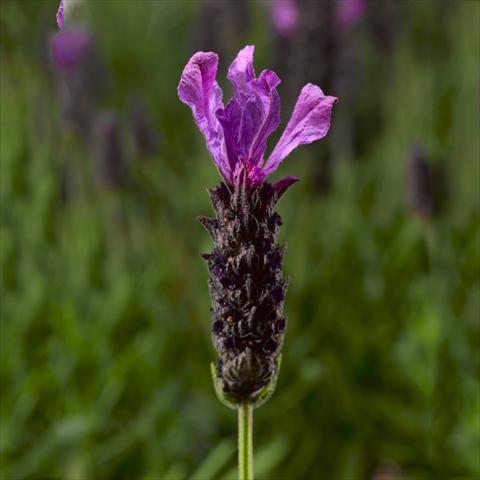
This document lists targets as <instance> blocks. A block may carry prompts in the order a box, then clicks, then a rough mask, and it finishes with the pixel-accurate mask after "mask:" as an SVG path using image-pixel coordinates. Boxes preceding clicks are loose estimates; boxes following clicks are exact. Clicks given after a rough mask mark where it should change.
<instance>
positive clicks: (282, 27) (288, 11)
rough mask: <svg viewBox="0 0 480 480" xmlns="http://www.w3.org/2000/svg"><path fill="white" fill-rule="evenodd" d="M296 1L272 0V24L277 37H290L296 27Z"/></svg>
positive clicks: (297, 13) (297, 12)
mask: <svg viewBox="0 0 480 480" xmlns="http://www.w3.org/2000/svg"><path fill="white" fill-rule="evenodd" d="M299 16H300V14H299V11H298V4H297V0H274V1H273V2H272V4H271V18H272V23H273V26H274V28H275V30H276V31H277V33H278V34H279V35H282V36H283V37H288V36H290V35H291V34H292V33H293V32H294V31H295V30H296V29H297V26H298V20H299Z"/></svg>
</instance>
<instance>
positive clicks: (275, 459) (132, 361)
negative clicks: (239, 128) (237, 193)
mask: <svg viewBox="0 0 480 480" xmlns="http://www.w3.org/2000/svg"><path fill="white" fill-rule="evenodd" d="M67 4H68V0H67ZM57 7H58V2H57V1H56V0H51V1H50V0H48V1H47V0H33V1H30V0H21V1H20V0H18V1H17V0H11V1H2V2H1V4H0V39H1V47H0V60H1V64H0V67H1V70H0V82H1V83H0V86H1V89H0V107H1V143H0V154H1V165H0V167H1V169H0V174H1V175H0V187H1V190H0V199H1V231H0V242H1V244H0V246H1V248H0V265H1V270H0V277H1V317H2V323H1V367H0V371H1V374H0V379H1V394H0V395H1V404H0V408H1V429H0V440H1V443H0V454H1V470H0V475H1V478H2V479H6V480H16V479H47V478H48V479H59V480H70V479H72V480H76V479H78V480H97V479H145V480H147V479H152V480H153V479H164V480H183V479H191V480H214V479H222V480H230V479H232V480H233V479H235V478H236V452H235V449H236V444H235V443H236V414H235V412H233V411H231V410H228V409H227V408H226V407H224V406H223V405H221V404H220V403H219V402H218V400H217V398H216V397H215V394H214V391H213V388H212V383H211V379H210V373H209V362H211V361H214V360H215V358H216V355H215V352H214V350H213V347H212V345H211V341H210V316H209V308H210V300H209V296H208V290H207V269H206V265H205V262H204V261H203V260H202V259H201V258H200V253H202V252H205V251H208V250H209V249H210V248H211V244H210V240H209V237H208V235H207V233H206V232H205V231H204V230H203V228H202V226H201V225H200V224H199V223H198V222H197V221H196V219H195V217H196V215H198V214H203V215H209V214H211V213H212V209H211V206H210V204H209V198H208V195H207V192H206V188H207V187H212V186H215V185H216V184H218V182H219V175H218V173H217V171H216V170H215V167H214V165H213V162H212V161H211V160H210V158H209V155H208V152H207V150H206V148H205V146H204V142H203V138H202V137H201V135H200V134H199V132H198V131H197V130H196V127H195V125H194V123H193V120H192V116H191V112H190V110H189V109H188V108H187V107H186V106H185V105H183V104H182V103H181V102H180V101H179V100H178V98H177V93H176V87H177V84H178V80H179V77H180V74H181V71H182V69H183V67H184V65H185V64H186V62H187V61H188V59H189V58H190V56H191V55H192V54H193V53H194V52H196V51H198V50H213V51H216V52H218V53H219V54H220V71H219V75H218V80H219V82H220V84H221V85H222V86H223V87H224V89H225V92H226V93H225V96H226V97H227V98H228V97H229V96H230V94H231V87H230V85H227V82H226V79H225V73H226V70H227V68H228V65H229V64H230V62H231V61H232V60H233V58H234V56H235V55H236V52H237V51H238V50H239V49H240V48H241V47H243V46H244V45H245V44H255V45H256V70H257V72H259V71H261V70H262V69H264V68H272V69H274V70H276V71H277V73H278V74H279V76H280V77H281V78H282V84H281V86H280V87H279V92H280V95H281V98H282V118H283V123H282V125H284V124H285V122H286V121H287V120H288V117H289V114H290V112H291V110H292V107H293V105H294V102H295V99H296V96H297V95H298V92H299V91H300V89H301V87H302V86H303V85H304V84H305V83H307V82H312V83H316V84H318V85H320V86H321V87H322V89H323V90H324V91H325V93H326V94H329V95H335V96H337V97H339V99H340V102H339V103H338V104H337V105H336V107H335V109H334V116H333V121H332V128H331V131H330V134H329V135H328V136H327V137H326V139H324V140H323V141H321V142H319V143H318V144H315V145H310V146H304V147H302V148H300V149H299V150H297V151H295V152H294V153H293V154H292V155H291V156H290V157H289V158H288V159H287V160H286V161H285V162H284V164H283V165H282V166H281V168H280V171H279V172H278V173H277V174H275V179H279V178H282V177H283V176H285V175H298V176H300V177H301V182H300V183H299V184H298V185H295V187H293V188H292V190H291V191H289V193H288V195H286V196H285V197H284V199H283V200H282V202H281V203H280V205H279V207H278V210H279V213H280V214H281V215H282V217H283V219H284V226H283V227H282V232H281V239H282V241H283V242H285V243H288V251H287V255H286V265H285V271H286V273H287V275H289V276H290V278H291V283H290V287H289V291H288V295H287V299H286V312H287V316H288V319H289V326H288V331H287V336H286V343H285V346H284V355H283V365H282V370H281V373H280V378H279V384H278V386H277V391H276V393H275V394H274V396H273V397H272V399H271V400H270V401H269V402H268V403H267V404H266V405H265V406H264V407H262V408H260V409H258V410H257V411H256V414H255V427H254V444H255V452H256V458H255V460H256V465H255V469H256V474H257V478H258V479H292V480H296V479H331V480H337V479H338V480H357V479H358V480H360V479H373V480H400V479H410V478H412V479H413V478H417V479H419V478H422V479H453V478H463V479H478V478H480V459H479V455H480V453H479V445H480V412H479V409H480V393H479V381H478V380H479V370H480V368H479V367H480V362H479V354H478V346H479V316H480V312H479V310H480V192H479V189H480V159H479V153H480V145H479V135H478V132H479V131H480V113H479V105H480V103H479V100H480V96H479V87H480V75H479V72H480V68H479V58H480V3H479V2H477V1H469V0H454V1H448V0H430V1H429V0H422V1H419V0H416V1H408V0H402V1H395V0H388V1H382V0H364V1H361V0H352V1H349V2H340V1H333V0H298V1H296V0H283V1H269V2H266V1H263V2H261V1H251V2H243V1H233V0H232V1H230V0H224V1H209V0H198V1H181V0H178V1H168V0H156V1H138V0H135V1H132V0H122V1H120V0H108V1H106V0H105V1H103V0H95V1H84V2H75V3H74V4H72V5H67V8H66V12H65V25H64V28H63V29H62V30H61V31H59V29H58V27H57V25H56V22H55V13H56V10H57ZM282 129H283V126H282V127H281V128H280V129H279V132H277V135H276V138H278V136H279V134H280V133H281V130H282ZM276 138H272V139H271V142H270V144H269V145H270V149H271V148H272V146H273V145H274V141H275V140H276Z"/></svg>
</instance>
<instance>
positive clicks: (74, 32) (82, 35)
mask: <svg viewBox="0 0 480 480" xmlns="http://www.w3.org/2000/svg"><path fill="white" fill-rule="evenodd" d="M91 44H92V36H91V35H89V34H88V33H87V32H86V31H85V30H83V29H82V28H69V29H65V30H61V31H60V32H57V33H56V34H55V35H54V36H53V37H52V42H51V52H52V59H53V62H54V64H55V67H56V68H58V69H59V70H61V71H62V72H65V73H72V72H73V71H74V70H76V69H77V68H78V66H79V65H80V64H81V63H82V60H83V58H84V56H85V54H86V52H87V50H88V49H89V47H90V46H91Z"/></svg>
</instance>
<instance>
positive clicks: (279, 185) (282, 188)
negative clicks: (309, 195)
mask: <svg viewBox="0 0 480 480" xmlns="http://www.w3.org/2000/svg"><path fill="white" fill-rule="evenodd" d="M299 180H300V179H299V178H298V177H292V176H289V177H285V178H282V179H281V180H279V181H278V182H275V183H274V184H273V185H272V188H273V190H275V192H276V194H277V197H278V198H280V197H281V196H282V195H283V194H284V193H285V192H286V191H287V190H288V189H289V188H290V187H291V186H292V185H293V184H294V183H297V182H298V181H299Z"/></svg>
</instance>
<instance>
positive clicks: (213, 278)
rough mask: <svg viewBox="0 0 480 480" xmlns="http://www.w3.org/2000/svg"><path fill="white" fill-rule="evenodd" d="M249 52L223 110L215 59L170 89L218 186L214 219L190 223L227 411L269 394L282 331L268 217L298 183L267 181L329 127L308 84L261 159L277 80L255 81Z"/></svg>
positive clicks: (239, 61)
mask: <svg viewBox="0 0 480 480" xmlns="http://www.w3.org/2000/svg"><path fill="white" fill-rule="evenodd" d="M253 51H254V47H253V46H246V47H245V48H244V49H243V50H241V51H240V52H239V53H238V55H237V58H236V59H235V60H234V62H233V63H232V64H231V65H230V68H229V70H228V75H227V77H228V79H229V80H230V81H231V82H232V84H233V90H234V96H233V97H232V98H231V99H230V100H229V101H228V103H227V104H226V105H224V103H223V101H222V96H223V95H222V90H221V89H220V87H219V85H218V83H217V81H216V80H215V76H216V73H217V67H218V56H217V55H216V54H215V53H212V52H198V53H196V54H195V55H194V56H193V57H192V58H191V59H190V61H189V62H188V63H187V65H186V67H185V69H184V71H183V73H182V76H181V79H180V84H179V86H178V94H179V97H180V100H182V102H184V103H186V104H187V105H188V106H189V107H190V108H191V109H192V112H193V117H194V120H195V122H196V124H197V126H198V128H199V130H200V132H201V133H202V134H203V136H204V138H205V141H206V144H207V147H208V150H209V151H210V154H211V156H212V158H213V161H214V162H215V165H216V166H217V168H218V170H219V171H220V173H221V175H222V176H223V178H224V180H225V183H223V182H222V183H221V184H220V185H219V186H218V187H217V188H214V189H212V190H210V197H211V200H212V205H213V207H214V210H215V214H216V215H215V218H206V217H199V220H200V222H201V223H202V224H203V225H204V226H205V228H206V229H207V231H208V232H209V233H210V236H211V237H212V240H213V242H214V248H213V251H212V252H211V253H209V254H205V255H203V258H205V260H206V261H207V263H208V268H209V272H210V279H209V289H210V296H211V300H212V339H213V343H214V345H215V348H216V350H217V352H218V354H219V359H218V361H217V364H216V366H215V367H214V369H213V377H214V383H215V388H216V390H217V393H218V396H219V398H220V399H221V400H222V401H223V402H224V403H226V404H227V405H229V406H231V407H234V408H236V406H238V405H245V404H249V405H255V406H258V405H260V404H262V403H264V402H265V401H266V400H267V399H268V398H269V396H270V395H271V393H272V392H273V389H274V386H275V382H276V378H277V375H278V369H279V362H280V349H281V346H282V344H283V338H284V333H285V328H286V318H285V315H284V313H283V304H284V298H285V293H286V289H287V283H288V281H287V279H286V278H285V277H284V276H283V273H282V259H283V255H284V252H285V246H283V245H280V244H279V243H278V230H279V227H280V225H281V224H282V220H281V218H280V216H279V215H278V214H277V213H275V211H274V208H275V205H276V203H277V202H278V200H279V198H280V197H281V196H282V195H283V193H284V192H285V191H286V190H287V189H288V188H289V187H290V186H291V185H292V184H293V183H295V182H296V181H298V178H297V177H291V176H290V177H286V178H284V179H282V180H280V181H278V182H276V183H274V184H270V183H269V182H267V181H266V177H267V176H268V175H270V174H272V173H274V172H275V171H276V170H277V168H278V166H279V165H280V163H281V162H282V161H283V160H284V159H285V157H287V156H288V155H289V154H290V153H291V152H292V151H293V150H294V149H295V148H297V147H298V146H299V145H303V144H308V143H312V142H314V141H316V140H320V139H321V138H323V137H324V136H325V135H326V134H327V133H328V130H329V128H330V119H331V114H332V107H333V104H334V103H335V102H336V101H337V99H336V98H335V97H330V96H326V95H324V94H323V92H322V90H321V89H320V88H319V87H317V86H316V85H312V84H307V85H305V87H303V89H302V91H301V92H300V95H299V97H298V100H297V103H296V105H295V108H294V110H293V114H292V116H291V118H290V120H289V122H288V124H287V127H286V128H285V131H284V132H283V134H282V136H281V137H280V140H279V141H278V143H277V145H276V147H275V148H274V149H273V151H272V152H271V154H270V155H269V156H268V157H267V158H265V151H266V148H267V140H268V137H269V136H270V135H271V134H272V133H273V132H274V131H275V130H276V129H277V127H278V125H279V123H280V97H279V95H278V93H277V87H278V85H279V84H280V79H279V78H278V76H277V75H276V74H275V72H273V71H271V70H263V71H262V72H261V73H260V75H258V77H257V76H256V75H255V71H254V69H253Z"/></svg>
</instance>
